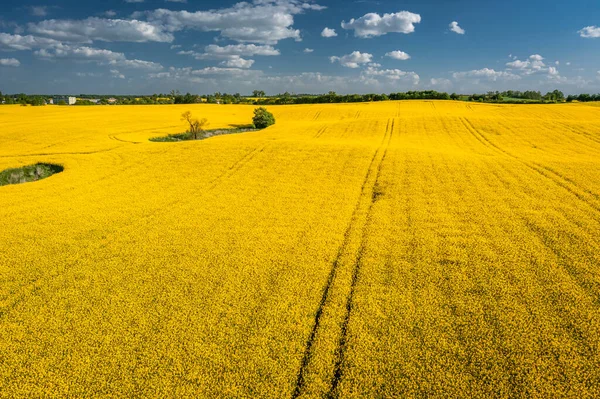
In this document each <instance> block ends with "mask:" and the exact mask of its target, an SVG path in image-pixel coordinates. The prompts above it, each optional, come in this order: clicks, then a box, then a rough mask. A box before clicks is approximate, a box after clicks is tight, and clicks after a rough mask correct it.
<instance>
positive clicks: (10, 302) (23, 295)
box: [0, 145, 266, 320]
mask: <svg viewBox="0 0 600 399" xmlns="http://www.w3.org/2000/svg"><path fill="white" fill-rule="evenodd" d="M265 148H266V145H265V146H262V147H256V148H254V149H252V150H250V151H249V152H247V153H246V154H244V155H243V156H242V157H241V158H240V159H238V160H237V161H235V162H234V163H233V164H232V165H231V166H229V168H228V169H227V170H225V171H224V172H223V173H221V174H220V175H219V176H217V178H215V179H213V181H211V183H210V186H209V190H212V189H214V188H215V187H216V186H217V185H218V184H219V182H220V181H222V180H223V179H226V178H228V177H230V176H233V175H234V174H235V173H236V172H237V171H238V170H239V169H241V168H242V167H243V166H244V165H245V164H247V163H248V162H250V161H251V160H252V159H253V158H254V157H255V156H256V155H257V154H258V153H260V152H262V151H263V150H264V149H265ZM99 152H103V151H99ZM178 201H179V200H178V199H174V200H171V201H168V202H167V204H166V205H165V206H162V207H163V208H165V207H166V208H169V207H171V206H172V205H174V204H176V203H177V202H178ZM154 216H155V212H149V213H147V214H146V215H143V216H141V217H139V218H138V219H137V223H140V222H142V221H145V220H147V219H150V218H152V217H154ZM106 245H107V244H106V243H105V244H104V245H103V246H106ZM71 268H72V265H70V266H68V267H64V268H63V269H62V270H59V271H57V272H56V273H53V274H49V275H47V274H41V275H39V276H37V277H35V278H34V279H32V280H31V281H30V282H29V283H27V284H24V285H22V286H20V287H19V288H18V292H17V293H15V294H14V295H10V296H6V297H5V298H0V299H2V300H4V301H6V304H5V305H4V306H0V320H2V319H3V318H5V317H6V316H7V315H8V314H9V313H11V312H12V311H13V310H14V309H15V308H16V307H17V306H18V305H19V304H20V303H23V302H25V301H26V300H27V298H28V297H30V296H32V295H35V294H36V293H37V292H39V291H40V290H41V289H43V288H44V287H46V286H47V285H48V284H50V283H51V282H52V281H55V280H57V279H59V278H60V277H62V276H63V275H64V274H65V273H66V272H68V271H69V270H70V269H71Z"/></svg>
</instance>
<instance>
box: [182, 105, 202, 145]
mask: <svg viewBox="0 0 600 399" xmlns="http://www.w3.org/2000/svg"><path fill="white" fill-rule="evenodd" d="M181 120H182V121H185V122H187V123H188V125H189V129H188V133H190V135H191V136H192V137H193V138H194V140H198V138H204V128H205V127H207V126H208V120H207V119H206V118H202V119H196V118H194V117H193V116H192V113H191V112H190V111H186V112H184V113H183V114H181Z"/></svg>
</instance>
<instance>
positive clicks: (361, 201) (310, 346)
mask: <svg viewBox="0 0 600 399" xmlns="http://www.w3.org/2000/svg"><path fill="white" fill-rule="evenodd" d="M393 129H394V120H393V119H390V120H388V122H387V126H386V130H385V134H384V136H383V139H382V141H381V144H380V145H379V146H378V148H377V150H376V151H375V153H374V154H373V157H372V158H371V161H370V163H369V166H368V168H367V173H366V175H365V178H364V179H363V182H362V185H361V191H360V195H359V198H358V200H357V202H356V204H355V206H354V210H353V212H352V216H351V218H350V222H349V223H348V226H347V227H346V230H345V232H344V239H343V241H342V244H341V245H340V247H339V248H338V251H337V254H336V257H335V259H334V261H333V263H332V266H331V269H330V272H329V275H328V276H327V280H326V283H325V286H324V288H323V292H322V295H321V299H320V301H319V306H318V308H317V311H316V313H315V317H314V322H313V327H312V329H311V332H310V334H309V336H308V339H307V341H306V344H305V349H304V354H303V357H302V362H301V365H300V369H299V371H298V374H297V377H296V385H295V387H294V391H293V392H292V398H299V397H301V396H302V395H303V394H304V393H305V389H306V384H307V377H308V375H309V373H310V371H311V370H310V365H311V361H312V360H313V358H314V357H315V356H317V354H316V353H315V343H316V340H317V336H318V335H319V333H320V332H321V330H322V328H323V327H322V319H323V317H324V315H325V314H326V313H327V311H328V305H329V304H330V302H331V300H332V299H331V293H332V291H333V290H334V289H335V288H336V287H335V286H336V285H338V284H336V283H337V280H336V277H337V276H338V273H339V271H340V268H342V267H344V265H343V264H342V263H343V257H344V254H345V253H346V251H347V250H348V247H349V246H350V245H351V240H352V236H353V234H355V232H356V231H358V234H359V235H360V246H359V248H358V252H357V254H356V256H355V257H354V262H353V264H351V265H349V267H350V268H351V269H352V273H351V276H352V277H351V280H350V282H349V293H348V294H347V295H346V297H345V304H344V308H343V309H344V312H343V320H341V323H340V324H341V331H340V332H339V334H338V338H337V343H336V347H337V349H336V352H335V355H334V356H335V359H334V363H335V366H334V369H333V373H332V375H331V376H329V378H330V384H329V392H328V396H330V397H331V396H332V395H335V392H336V390H337V386H338V384H339V382H340V381H341V378H342V375H343V365H344V359H345V353H346V347H347V336H348V324H349V321H350V314H351V311H352V308H353V305H354V293H355V290H356V286H357V282H358V279H359V276H360V269H361V264H362V255H363V252H364V249H365V246H366V230H367V228H368V225H369V223H370V214H371V210H372V208H373V205H374V204H375V201H376V199H377V195H376V192H375V188H376V186H377V184H378V181H379V177H380V174H381V168H382V164H383V161H384V160H385V157H386V155H387V151H388V148H389V145H390V141H391V139H392V135H393ZM381 154H382V155H381ZM367 201H368V202H367ZM365 205H366V207H367V209H366V217H365V218H364V219H365V220H364V221H363V222H362V223H361V220H360V219H362V218H361V217H360V214H361V209H362V208H364V207H365ZM343 283H344V282H341V283H339V284H343Z"/></svg>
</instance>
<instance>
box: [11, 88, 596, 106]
mask: <svg viewBox="0 0 600 399" xmlns="http://www.w3.org/2000/svg"><path fill="white" fill-rule="evenodd" d="M55 97H62V96H54V95H27V94H24V93H19V94H7V95H3V94H2V92H0V104H21V105H34V106H38V105H45V104H47V103H49V102H50V101H49V100H50V99H51V98H55ZM92 100H93V101H92ZM109 100H110V101H109ZM388 100H462V101H476V102H491V103H556V102H565V101H566V102H572V101H580V102H588V101H600V94H576V95H569V96H566V97H565V95H564V93H563V92H562V91H560V90H554V91H551V92H548V93H546V94H542V93H541V92H540V91H533V90H528V91H518V90H506V91H501V92H500V91H490V92H487V93H484V94H471V95H467V94H456V93H452V94H448V93H445V92H438V91H435V90H421V91H407V92H398V93H390V94H377V93H370V94H337V93H336V92H334V91H330V92H329V93H327V94H316V95H315V94H290V93H289V92H285V93H283V94H277V95H275V96H268V97H267V96H266V95H265V92H264V91H262V90H254V91H253V92H252V96H242V95H241V94H240V93H235V94H228V93H221V92H216V93H213V94H203V95H199V94H192V93H185V94H182V93H180V92H179V91H177V90H173V91H171V92H170V93H165V94H163V93H159V94H152V95H105V94H104V95H100V94H80V95H78V96H77V102H76V104H75V105H107V104H122V105H149V104H199V103H208V104H252V105H285V104H326V103H357V102H371V101H388ZM59 105H62V103H59Z"/></svg>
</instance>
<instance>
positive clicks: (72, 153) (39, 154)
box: [0, 146, 122, 158]
mask: <svg viewBox="0 0 600 399" xmlns="http://www.w3.org/2000/svg"><path fill="white" fill-rule="evenodd" d="M121 147H122V146H118V147H111V148H105V149H103V150H96V151H80V152H48V153H38V154H17V155H0V158H20V157H44V156H51V155H91V154H98V153H101V152H110V151H112V150H116V149H117V148H121Z"/></svg>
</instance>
